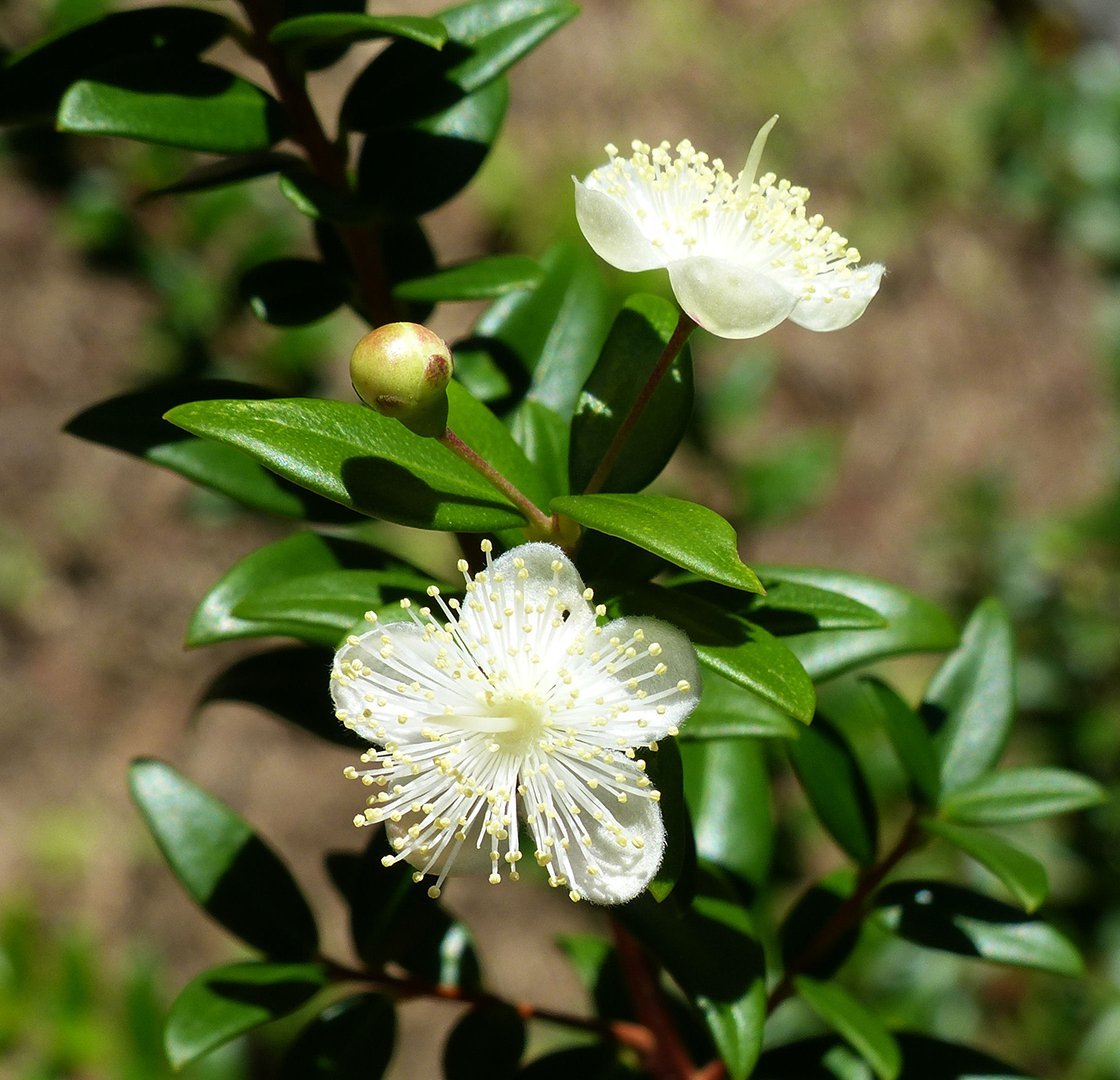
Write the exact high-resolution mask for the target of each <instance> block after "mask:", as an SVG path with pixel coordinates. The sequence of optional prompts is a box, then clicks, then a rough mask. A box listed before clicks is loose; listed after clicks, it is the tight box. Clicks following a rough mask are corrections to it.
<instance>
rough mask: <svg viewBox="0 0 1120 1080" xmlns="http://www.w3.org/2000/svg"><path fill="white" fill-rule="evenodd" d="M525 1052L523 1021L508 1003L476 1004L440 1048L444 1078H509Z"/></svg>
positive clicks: (489, 1079) (468, 1079) (494, 1079)
mask: <svg viewBox="0 0 1120 1080" xmlns="http://www.w3.org/2000/svg"><path fill="white" fill-rule="evenodd" d="M524 1052H525V1021H524V1020H522V1019H521V1017H520V1016H519V1015H518V1012H517V1010H516V1009H515V1008H514V1007H513V1006H512V1005H506V1004H503V1003H496V1004H493V1005H476V1006H475V1007H474V1008H473V1009H471V1010H470V1011H469V1012H468V1013H467V1014H466V1015H465V1016H464V1017H463V1019H462V1020H460V1021H459V1023H457V1024H456V1025H455V1027H454V1028H453V1029H452V1031H451V1034H450V1035H449V1036H448V1039H447V1045H446V1046H445V1047H444V1050H443V1075H444V1077H445V1078H446V1080H511V1078H512V1077H514V1076H515V1075H516V1074H517V1063H518V1062H519V1061H520V1060H521V1055H522V1054H523V1053H524Z"/></svg>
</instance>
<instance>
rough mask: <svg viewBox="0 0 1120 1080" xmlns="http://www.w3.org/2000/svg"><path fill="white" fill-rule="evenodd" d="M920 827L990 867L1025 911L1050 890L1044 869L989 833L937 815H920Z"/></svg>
mask: <svg viewBox="0 0 1120 1080" xmlns="http://www.w3.org/2000/svg"><path fill="white" fill-rule="evenodd" d="M922 828H924V829H925V830H926V832H928V833H932V834H933V835H934V836H939V837H941V839H942V840H947V841H948V842H949V843H950V844H952V845H953V846H954V847H956V848H959V849H960V850H961V851H963V852H964V853H965V854H966V855H969V856H971V857H972V858H973V859H975V860H976V861H977V862H978V863H979V864H980V865H981V866H983V867H984V868H985V869H987V870H990V871H991V872H992V873H993V874H995V876H996V877H997V878H999V879H1000V881H1002V882H1003V883H1004V885H1006V886H1007V888H1008V891H1009V892H1010V893H1011V894H1012V896H1014V897H1015V899H1016V900H1018V902H1019V903H1020V904H1022V905H1023V907H1024V908H1026V909H1027V911H1034V909H1035V908H1037V907H1038V905H1039V904H1041V903H1042V901H1043V900H1045V899H1046V894H1047V892H1048V891H1049V885H1048V883H1047V880H1046V869H1045V868H1044V867H1043V865H1042V863H1040V862H1039V861H1038V860H1037V859H1036V858H1034V856H1032V855H1028V854H1027V853H1026V852H1025V851H1020V850H1019V848H1017V847H1013V846H1012V845H1011V844H1009V843H1008V842H1007V841H1006V840H1003V839H1002V838H1000V837H998V836H994V835H993V834H992V833H988V832H980V831H979V830H976V829H965V828H962V827H961V826H959V825H950V824H949V823H948V822H945V821H938V820H937V819H936V818H923V819H922Z"/></svg>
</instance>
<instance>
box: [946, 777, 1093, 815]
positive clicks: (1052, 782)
mask: <svg viewBox="0 0 1120 1080" xmlns="http://www.w3.org/2000/svg"><path fill="white" fill-rule="evenodd" d="M1107 798H1108V795H1107V793H1106V792H1105V790H1104V788H1102V787H1101V786H1100V784H1098V783H1097V782H1096V781H1095V780H1090V779H1089V777H1087V776H1085V775H1083V774H1082V773H1076V772H1070V771H1069V770H1068V769H1055V768H1048V767H1035V768H1032V767H1030V766H1023V767H1021V768H1015V769H1003V770H1001V771H1000V772H993V773H988V774H987V775H985V776H981V777H980V778H979V779H977V780H973V781H972V783H970V784H965V785H964V786H963V787H959V788H956V789H955V790H954V791H953V792H952V793H951V794H950V795H949V796H948V797H947V798H946V799H945V800H944V802H943V803H942V804H941V813H942V814H943V815H944V816H945V817H947V818H949V820H951V821H956V822H959V823H960V824H962V825H1008V824H1014V823H1016V822H1019V821H1034V820H1035V819H1036V818H1045V817H1052V816H1053V815H1055V814H1067V813H1069V812H1070V811H1071V810H1083V809H1084V808H1085V807H1087V806H1096V805H1098V804H1100V803H1102V802H1104V801H1105V800H1106V799H1107Z"/></svg>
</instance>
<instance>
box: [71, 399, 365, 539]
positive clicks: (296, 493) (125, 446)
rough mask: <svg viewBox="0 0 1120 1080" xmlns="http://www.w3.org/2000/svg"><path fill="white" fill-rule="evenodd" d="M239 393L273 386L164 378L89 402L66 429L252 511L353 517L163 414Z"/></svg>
mask: <svg viewBox="0 0 1120 1080" xmlns="http://www.w3.org/2000/svg"><path fill="white" fill-rule="evenodd" d="M239 397H240V398H245V399H252V400H257V399H261V398H270V397H272V392H271V391H269V390H266V389H264V388H263V387H258V386H250V385H248V384H247V383H237V382H230V381H227V380H225V379H205V380H202V381H198V382H195V381H182V382H171V383H164V384H161V385H158V386H152V387H149V388H148V389H146V390H139V391H136V392H134V393H131V394H122V395H121V396H120V397H115V398H110V399H109V400H108V401H102V402H100V403H99V404H97V405H93V406H91V407H90V408H88V409H86V410H85V411H83V412H80V413H78V415H77V416H75V417H74V418H73V419H72V420H70V421H69V422H68V423H67V425H66V427H65V430H66V431H67V432H69V434H71V435H76V436H78V438H80V439H88V440H90V442H95V443H100V444H101V445H102V446H110V447H112V448H113V449H114V450H122V451H124V453H126V454H134V455H135V456H137V457H141V458H143V459H144V460H145V461H150V462H152V463H153V464H155V465H160V466H162V467H163V468H165V469H170V470H171V471H172V472H175V473H178V474H179V475H180V476H185V477H186V478H187V479H188V480H193V481H194V482H195V483H196V484H201V485H202V486H203V487H207V488H210V490H212V491H218V492H220V493H221V494H223V495H228V496H229V497H230V498H231V499H236V500H237V501H238V502H239V503H242V504H243V505H244V506H248V507H250V508H252V509H254V510H263V511H265V512H267V513H270V514H280V515H282V516H284V517H293V518H307V519H309V520H311V521H329V522H341V521H354V520H356V519H357V518H358V515H357V514H355V513H354V512H353V511H351V510H347V509H346V508H345V507H341V506H339V505H338V504H337V503H334V502H330V501H328V500H327V499H323V498H320V497H319V496H318V495H315V494H313V493H312V492H310V491H306V490H305V489H304V488H301V487H299V486H298V485H296V484H293V483H291V482H290V481H287V480H283V479H281V478H280V477H278V476H277V475H276V474H275V473H272V472H269V471H268V469H266V468H264V466H263V465H259V464H258V463H257V462H255V461H254V460H253V459H252V458H251V457H249V456H248V455H247V454H243V453H242V452H241V451H240V450H237V449H235V448H234V447H232V446H223V445H220V444H218V443H212V442H207V441H205V440H204V439H196V438H194V437H192V436H191V435H189V434H188V433H187V432H185V431H183V430H182V429H181V428H177V427H175V425H174V424H170V423H168V422H167V421H166V420H164V419H163V415H164V413H166V412H167V411H168V410H169V409H172V408H174V407H175V406H176V405H181V404H183V403H184V402H189V401H204V400H209V399H212V398H239Z"/></svg>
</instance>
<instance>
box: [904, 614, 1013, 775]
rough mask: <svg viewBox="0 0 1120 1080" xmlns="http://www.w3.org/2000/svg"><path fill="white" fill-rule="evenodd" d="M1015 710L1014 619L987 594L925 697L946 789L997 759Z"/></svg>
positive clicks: (924, 712)
mask: <svg viewBox="0 0 1120 1080" xmlns="http://www.w3.org/2000/svg"><path fill="white" fill-rule="evenodd" d="M1014 715H1015V643H1014V639H1013V634H1012V630H1011V623H1010V621H1009V619H1008V617H1007V613H1006V612H1005V611H1004V610H1003V607H1002V606H1001V605H1000V604H999V602H998V601H996V600H986V601H984V603H982V604H981V605H980V606H979V607H977V609H976V611H975V612H974V613H973V616H972V618H971V619H969V621H968V625H967V626H966V627H965V628H964V633H963V634H962V635H961V643H960V647H959V648H958V649H957V650H956V651H955V652H953V653H951V654H950V655H949V656H948V657H946V658H945V662H944V663H943V664H942V665H941V667H939V668H938V669H937V671H936V672H935V673H934V676H933V678H932V679H931V680H930V684H929V687H928V688H927V689H926V695H925V700H924V701H923V702H922V716H923V717H924V718H925V721H926V723H927V725H928V726H929V727H930V729H931V730H932V731H933V733H934V743H935V745H936V746H937V752H938V755H939V757H940V759H941V785H942V787H943V789H944V790H945V791H946V792H947V793H948V792H951V791H952V790H953V789H954V788H958V787H961V786H963V785H964V784H967V783H969V782H970V781H972V780H975V779H976V778H977V777H979V776H981V775H982V774H983V773H984V772H986V771H987V770H988V769H989V768H991V766H992V765H994V764H995V763H996V761H997V760H998V758H999V756H1000V754H1001V753H1002V752H1003V747H1004V744H1005V743H1006V742H1007V736H1008V733H1009V732H1010V730H1011V722H1012V720H1013V719H1014Z"/></svg>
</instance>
